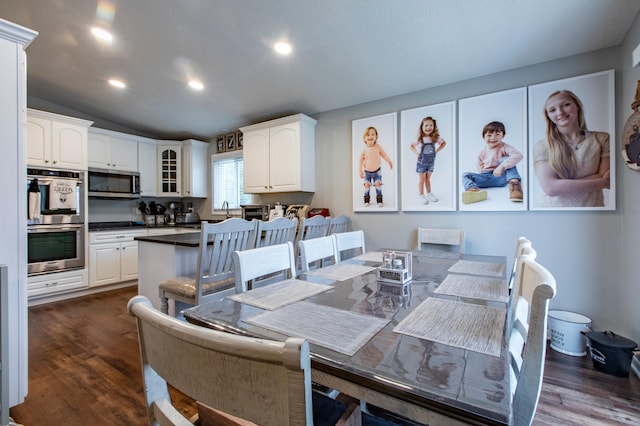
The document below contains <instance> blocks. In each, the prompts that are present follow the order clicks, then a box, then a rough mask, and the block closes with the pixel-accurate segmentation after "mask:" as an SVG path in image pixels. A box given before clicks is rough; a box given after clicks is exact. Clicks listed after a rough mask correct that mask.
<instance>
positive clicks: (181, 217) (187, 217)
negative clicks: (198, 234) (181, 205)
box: [175, 212, 200, 225]
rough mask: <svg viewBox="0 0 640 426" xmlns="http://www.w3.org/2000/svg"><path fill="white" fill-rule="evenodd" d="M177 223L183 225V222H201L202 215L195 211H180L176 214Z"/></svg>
mask: <svg viewBox="0 0 640 426" xmlns="http://www.w3.org/2000/svg"><path fill="white" fill-rule="evenodd" d="M175 220H176V222H175V223H176V224H178V225H183V224H188V223H200V216H199V215H198V213H195V212H191V213H179V214H177V215H176V218H175Z"/></svg>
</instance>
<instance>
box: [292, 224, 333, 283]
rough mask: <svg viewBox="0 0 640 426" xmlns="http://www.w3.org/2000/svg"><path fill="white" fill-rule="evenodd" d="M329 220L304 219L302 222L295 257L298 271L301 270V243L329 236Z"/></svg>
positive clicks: (297, 237)
mask: <svg viewBox="0 0 640 426" xmlns="http://www.w3.org/2000/svg"><path fill="white" fill-rule="evenodd" d="M328 232H329V220H328V219H327V218H326V217H324V216H320V215H317V216H313V217H303V218H302V220H301V221H300V226H299V230H298V234H297V235H296V245H295V247H294V249H295V257H296V261H297V262H298V264H297V265H298V270H300V269H301V263H300V241H302V240H311V239H313V238H319V237H324V236H327V235H329V234H328Z"/></svg>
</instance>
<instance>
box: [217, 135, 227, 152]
mask: <svg viewBox="0 0 640 426" xmlns="http://www.w3.org/2000/svg"><path fill="white" fill-rule="evenodd" d="M226 147H227V142H226V139H225V135H220V136H218V137H216V154H221V153H223V152H225V151H226V149H225V148H226Z"/></svg>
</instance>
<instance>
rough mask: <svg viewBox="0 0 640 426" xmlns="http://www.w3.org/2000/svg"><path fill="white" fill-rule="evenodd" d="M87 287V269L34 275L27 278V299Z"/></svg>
mask: <svg viewBox="0 0 640 426" xmlns="http://www.w3.org/2000/svg"><path fill="white" fill-rule="evenodd" d="M82 288H87V269H86V268H85V269H75V270H72V271H65V272H56V273H53V274H44V275H34V276H31V277H29V278H28V281H27V295H28V297H29V299H33V298H36V297H40V296H46V295H50V294H57V293H64V292H67V291H75V290H78V289H82Z"/></svg>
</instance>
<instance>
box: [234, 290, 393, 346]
mask: <svg viewBox="0 0 640 426" xmlns="http://www.w3.org/2000/svg"><path fill="white" fill-rule="evenodd" d="M244 321H246V322H248V323H249V324H253V325H257V326H259V327H263V328H266V329H269V330H272V331H276V332H278V333H281V334H284V335H286V336H296V337H303V338H305V339H307V340H308V341H309V342H311V343H315V344H316V345H319V346H323V347H325V348H329V349H331V350H334V351H336V352H340V353H343V354H345V355H349V356H351V355H353V354H355V353H356V352H357V351H358V350H359V349H360V348H361V347H362V346H363V345H364V344H365V343H367V342H368V341H369V339H371V338H372V337H373V336H374V335H375V334H376V333H377V332H378V331H380V330H381V329H382V328H383V327H384V326H385V325H387V323H388V322H389V320H386V319H384V318H376V317H372V316H369V315H362V314H358V313H356V312H351V311H343V310H341V309H336V308H331V307H328V306H322V305H317V304H315V303H311V302H305V301H302V302H298V303H294V304H292V305H287V306H285V307H283V308H280V309H277V310H275V311H266V312H263V313H260V314H258V315H256V316H253V317H251V318H247V319H246V320H244Z"/></svg>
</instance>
